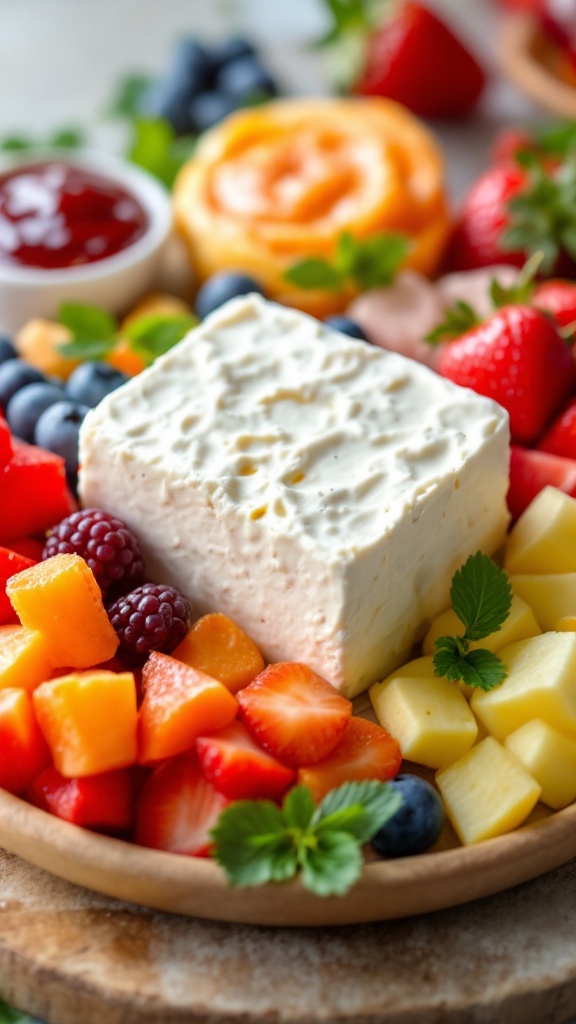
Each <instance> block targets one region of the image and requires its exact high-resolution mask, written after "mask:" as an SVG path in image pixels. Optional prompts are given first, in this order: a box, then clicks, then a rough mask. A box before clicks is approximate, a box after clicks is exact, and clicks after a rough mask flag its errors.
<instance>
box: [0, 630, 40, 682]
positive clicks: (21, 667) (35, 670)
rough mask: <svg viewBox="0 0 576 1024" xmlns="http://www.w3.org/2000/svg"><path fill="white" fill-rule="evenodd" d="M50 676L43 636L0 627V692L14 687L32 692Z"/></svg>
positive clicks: (35, 631)
mask: <svg viewBox="0 0 576 1024" xmlns="http://www.w3.org/2000/svg"><path fill="white" fill-rule="evenodd" d="M51 675H52V662H51V660H50V656H49V652H48V643H47V640H46V637H45V635H44V633H39V632H38V631H37V630H35V629H27V628H26V627H25V626H0V689H2V690H3V689H5V688H6V687H12V686H17V687H20V688H22V689H24V690H34V689H35V687H36V686H39V684H40V683H43V682H45V681H46V680H47V679H50V676H51Z"/></svg>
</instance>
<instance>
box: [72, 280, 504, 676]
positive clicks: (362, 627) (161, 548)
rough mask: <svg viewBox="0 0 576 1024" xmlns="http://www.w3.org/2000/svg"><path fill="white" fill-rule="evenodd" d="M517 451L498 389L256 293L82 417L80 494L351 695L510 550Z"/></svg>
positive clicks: (197, 591)
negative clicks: (484, 555) (479, 386)
mask: <svg viewBox="0 0 576 1024" xmlns="http://www.w3.org/2000/svg"><path fill="white" fill-rule="evenodd" d="M508 457H509V437H508V418H507V415H506V413H505V412H504V411H503V410H502V409H501V408H500V406H498V405H496V404H495V403H494V402H492V401H490V400H488V399H485V398H480V397H478V396H477V395H475V394H473V393H472V392H470V391H468V390H464V389H462V388H459V387H457V386H456V385H454V384H451V383H450V382H448V381H446V380H443V379H442V378H441V377H438V376H436V375H435V374H434V373H432V372H431V371H430V370H428V369H426V368H425V367H423V366H420V365H419V364H417V363H414V362H412V361H410V360H407V359H405V358H403V357H402V356H398V355H395V354H393V353H389V352H383V351H382V350H380V349H378V348H375V347H372V346H370V345H367V344H365V343H364V342H360V341H354V340H352V339H350V338H347V337H345V336H344V335H342V334H340V333H337V332H334V331H332V330H329V329H328V328H326V327H325V326H324V325H323V324H321V323H319V322H318V321H316V320H314V319H312V318H311V317H308V316H305V315H304V314H302V313H299V312H297V311H295V310H292V309H288V308H285V307H282V306H278V305H276V304H274V303H270V302H267V301H265V300H264V299H262V298H260V297H259V296H248V297H246V298H241V299H235V300H233V301H231V302H229V303H227V304H226V305H225V306H223V307H222V308H221V309H219V310H217V311H216V312H215V313H213V314H212V315H211V316H210V317H208V318H207V319H206V320H205V321H204V322H203V323H202V325H201V326H200V327H198V328H196V329H195V330H194V331H192V332H191V333H190V334H189V335H188V336H187V338H185V339H184V341H182V342H181V343H180V344H179V345H178V346H177V347H176V348H174V349H173V350H172V351H171V352H169V353H168V354H167V355H166V356H164V357H162V358H161V359H159V360H157V361H156V363H155V364H154V366H152V367H151V368H150V369H149V370H147V371H145V372H144V373H142V374H140V376H138V377H136V378H134V379H133V380H132V381H130V382H129V383H128V384H126V385H124V386H123V387H122V388H120V389H119V390H118V391H115V392H113V393H112V394H111V395H109V396H108V397H107V398H106V399H104V401H103V402H101V403H100V405H99V406H98V407H97V408H96V409H94V410H93V411H92V412H90V413H89V415H88V416H87V417H86V421H85V423H84V426H83V429H82V434H81V443H80V461H81V465H82V470H81V476H80V493H81V498H82V502H83V504H84V505H85V506H99V507H103V508H106V509H108V510H109V511H111V512H113V513H115V514H117V515H119V516H121V517H122V518H124V519H125V520H126V521H127V522H128V523H129V525H130V526H131V527H132V528H133V529H134V531H135V532H136V534H137V535H138V537H139V539H140V541H141V544H142V548H143V551H144V554H145V558H146V566H147V573H148V576H149V578H151V579H154V580H158V581H161V582H169V583H172V584H174V585H175V586H177V587H179V588H180V589H181V590H182V591H183V592H184V593H185V594H187V595H188V596H189V597H190V598H191V599H192V601H193V603H194V605H195V607H196V609H197V610H198V611H199V612H207V611H209V610H210V611H211V610H217V611H220V612H224V613H225V614H226V615H229V616H230V617H231V618H232V619H234V620H235V621H236V622H238V624H239V625H240V626H241V627H242V628H243V629H244V630H246V632H247V633H248V634H249V635H250V636H251V637H253V639H254V640H255V641H256V643H257V644H258V645H259V646H260V647H261V649H262V651H263V653H264V656H265V657H266V658H267V659H268V660H271V661H281V660H299V661H302V662H305V663H306V664H308V665H310V666H311V667H312V668H313V669H314V670H315V671H316V672H318V673H319V674H320V675H322V676H324V677H325V678H327V679H328V680H330V682H331V683H332V684H333V685H334V686H335V687H337V688H338V689H339V690H341V691H342V692H343V693H346V694H347V695H349V696H353V695H355V694H356V693H359V692H361V691H362V690H364V689H365V688H366V687H367V686H369V685H370V684H371V683H373V682H374V681H375V680H377V679H379V678H382V676H383V675H385V674H386V673H388V672H389V671H391V670H392V669H393V668H395V667H396V666H397V665H398V664H400V663H401V662H402V661H404V660H406V659H407V657H408V656H409V654H410V651H411V649H412V646H413V644H414V643H415V641H417V640H418V639H419V638H421V636H422V635H423V633H424V631H425V629H426V626H427V624H428V623H429V622H430V620H431V619H432V618H433V617H434V616H435V615H436V614H438V612H440V611H441V610H442V609H443V608H445V607H446V604H447V601H448V593H449V586H450V581H451V577H452V574H453V573H454V571H455V569H456V568H458V566H459V565H460V564H461V563H462V561H463V560H464V559H465V558H466V557H467V556H468V555H469V554H470V553H471V552H474V551H476V550H477V549H478V548H481V549H482V550H484V551H486V552H492V551H494V550H495V549H496V548H497V547H498V546H499V545H500V544H501V543H502V541H503V539H504V533H505V529H506V526H507V522H508V515H507V511H506V501H505V496H506V489H507V486H508Z"/></svg>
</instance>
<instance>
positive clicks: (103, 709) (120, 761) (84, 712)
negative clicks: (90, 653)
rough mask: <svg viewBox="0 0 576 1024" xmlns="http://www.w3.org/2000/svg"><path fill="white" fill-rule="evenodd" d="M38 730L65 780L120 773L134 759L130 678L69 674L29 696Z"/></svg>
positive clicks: (135, 718)
mask: <svg viewBox="0 0 576 1024" xmlns="http://www.w3.org/2000/svg"><path fill="white" fill-rule="evenodd" d="M33 701H34V710H35V711H36V718H37V720H38V725H39V726H40V729H41V730H42V733H43V734H44V738H45V740H46V742H47V743H48V746H49V747H50V752H51V754H52V757H53V760H54V765H55V766H56V768H57V770H58V771H59V772H60V774H61V775H64V777H65V778H67V779H71V778H76V777H78V778H80V777H82V776H84V775H98V774H100V773H101V772H108V771H111V770H112V769H113V768H126V767H128V765H131V764H134V763H135V762H136V758H137V728H138V712H137V708H136V683H135V681H134V676H133V674H132V672H119V673H115V672H105V671H95V672H75V673H71V674H70V675H68V676H60V677H59V678H58V679H52V680H51V681H50V682H48V683H42V685H41V686H39V687H38V689H36V690H35V691H34V694H33Z"/></svg>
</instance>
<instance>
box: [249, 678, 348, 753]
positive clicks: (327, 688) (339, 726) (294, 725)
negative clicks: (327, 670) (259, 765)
mask: <svg viewBox="0 0 576 1024" xmlns="http://www.w3.org/2000/svg"><path fill="white" fill-rule="evenodd" d="M236 696H237V699H238V703H239V705H240V717H241V719H242V721H243V722H244V724H245V726H246V728H247V729H248V731H249V732H251V733H252V735H253V736H254V737H255V738H256V740H257V741H258V743H260V744H261V745H262V746H263V747H264V749H265V750H267V751H268V752H269V753H270V754H272V756H273V757H277V758H278V760H279V761H282V762H283V764H287V765H290V766H291V767H293V768H299V767H300V765H303V764H316V762H317V761H322V760H323V759H324V758H325V757H327V756H328V754H329V753H330V752H331V751H332V750H333V749H334V747H335V746H336V744H337V743H339V742H340V740H341V739H342V736H343V735H344V732H345V731H346V725H347V723H348V719H349V718H350V715H351V714H352V705H351V703H350V701H349V700H346V698H345V697H341V696H340V694H339V693H337V692H336V690H335V689H334V687H332V686H331V685H330V683H327V682H326V680H325V679H321V678H320V676H317V675H316V673H315V672H313V671H312V669H310V668H308V667H307V666H306V665H301V664H300V663H299V662H291V661H285V662H279V663H277V664H275V665H269V666H268V668H265V669H264V671H263V672H261V673H260V675H259V676H257V677H256V679H255V680H254V682H253V683H250V685H249V686H247V687H245V689H244V690H240V691H239V693H238V694H237V695H236Z"/></svg>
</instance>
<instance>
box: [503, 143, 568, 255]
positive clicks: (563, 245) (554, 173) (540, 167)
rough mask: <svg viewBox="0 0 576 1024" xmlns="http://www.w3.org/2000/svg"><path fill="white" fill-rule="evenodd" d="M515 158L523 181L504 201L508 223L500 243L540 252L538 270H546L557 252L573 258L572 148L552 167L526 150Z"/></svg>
mask: <svg viewBox="0 0 576 1024" xmlns="http://www.w3.org/2000/svg"><path fill="white" fill-rule="evenodd" d="M516 159H517V161H518V162H519V163H520V164H521V166H522V167H524V168H525V170H526V174H527V182H526V186H525V187H524V188H523V189H522V190H521V191H520V192H519V193H518V194H517V195H515V196H513V197H512V198H511V199H510V200H509V201H508V203H507V204H506V208H507V211H508V215H509V222H510V223H509V227H508V228H507V229H506V230H505V231H504V232H503V234H502V238H501V245H502V248H503V249H504V250H505V251H507V252H518V251H526V252H528V253H530V254H532V253H535V252H541V253H542V262H541V268H540V269H541V272H542V273H543V274H550V273H551V272H552V271H553V269H554V266H555V264H556V261H557V259H558V257H559V255H560V253H561V252H567V253H568V254H569V256H571V257H572V259H576V152H574V150H573V149H571V150H569V151H568V153H567V154H566V156H565V157H564V159H563V160H562V162H561V163H560V164H558V165H557V166H555V167H552V168H551V167H549V166H547V165H546V163H545V161H544V160H543V159H542V157H540V156H538V154H536V153H531V152H529V151H527V150H523V151H521V152H520V153H518V154H517V157H516Z"/></svg>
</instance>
